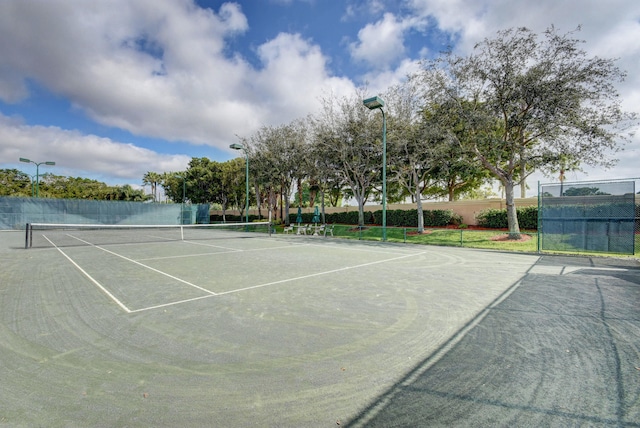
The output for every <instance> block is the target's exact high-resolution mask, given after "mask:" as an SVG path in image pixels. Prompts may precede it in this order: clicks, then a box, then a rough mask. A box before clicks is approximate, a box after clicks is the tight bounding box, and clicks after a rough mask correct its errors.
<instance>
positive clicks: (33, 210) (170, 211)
mask: <svg viewBox="0 0 640 428" xmlns="http://www.w3.org/2000/svg"><path fill="white" fill-rule="evenodd" d="M27 223H63V224H124V225H126V224H130V225H143V224H153V225H156V224H166V225H172V224H176V225H177V224H207V223H209V205H208V204H193V205H191V204H185V205H181V204H159V203H144V202H130V201H94V200H82V199H49V198H13V197H0V229H24V227H25V225H26V224H27Z"/></svg>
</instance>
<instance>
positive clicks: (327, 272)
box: [131, 251, 427, 312]
mask: <svg viewBox="0 0 640 428" xmlns="http://www.w3.org/2000/svg"><path fill="white" fill-rule="evenodd" d="M426 253H427V251H423V252H420V253H415V254H406V255H404V256H399V257H393V258H391V259H386V260H378V261H375V262H369V263H362V264H359V265H354V266H346V267H343V268H339V269H333V270H329V271H324V272H318V273H312V274H309V275H303V276H298V277H295V278H288V279H282V280H280V281H273V282H267V283H265V284H259V285H253V286H251V287H244V288H238V289H235V290H229V291H223V292H222V293H217V294H216V297H217V296H222V295H223V294H233V293H238V292H240V291H247V290H253V289H256V288H262V287H268V286H270V285H276V284H282V283H285V282H291V281H298V280H301V279H306V278H313V277H314V276H322V275H328V274H330V273H335V272H342V271H346V270H350V269H358V268H361V267H365V266H371V265H375V264H379V263H386V262H391V261H394V260H399V259H405V258H407V257H415V256H419V255H421V254H426ZM209 297H214V296H213V295H212V296H202V297H197V298H194V299H188V300H181V301H179V302H172V303H165V304H162V305H156V306H149V307H147V308H140V309H136V310H135V311H131V312H144V311H149V310H152V309H157V308H164V307H167V306H173V305H178V304H180V303H186V302H191V301H194V300H200V299H205V298H209Z"/></svg>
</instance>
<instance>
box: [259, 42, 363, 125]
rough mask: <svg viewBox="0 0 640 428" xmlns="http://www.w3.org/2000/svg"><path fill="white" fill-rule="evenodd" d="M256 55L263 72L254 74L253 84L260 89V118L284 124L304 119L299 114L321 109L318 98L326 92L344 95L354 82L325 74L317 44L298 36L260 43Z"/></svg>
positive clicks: (325, 59)
mask: <svg viewBox="0 0 640 428" xmlns="http://www.w3.org/2000/svg"><path fill="white" fill-rule="evenodd" d="M258 55H259V57H260V59H261V61H262V63H263V64H264V69H263V70H261V71H260V73H256V76H255V84H256V85H257V86H258V87H259V88H261V93H262V96H263V99H260V100H258V102H259V104H260V106H262V107H263V109H264V111H263V115H264V116H266V117H268V116H271V117H270V119H271V120H272V121H274V122H275V121H279V122H280V123H285V122H287V121H290V120H292V119H295V118H299V117H301V116H303V114H302V115H301V112H307V111H314V110H316V108H315V107H313V106H314V105H317V106H318V108H319V107H320V103H319V98H320V97H321V96H322V95H323V94H326V93H328V92H334V93H337V94H346V93H349V92H352V91H353V90H354V86H353V83H352V82H351V81H350V80H348V79H344V78H339V77H332V76H329V75H328V74H327V58H326V57H325V56H324V55H323V54H322V51H321V50H320V48H319V47H318V46H317V45H313V44H311V43H309V42H308V41H306V40H303V39H302V38H301V37H300V36H299V35H296V34H287V33H281V34H279V35H278V36H277V37H276V38H275V39H273V40H271V41H269V42H267V43H265V44H263V45H262V46H260V48H259V49H258Z"/></svg>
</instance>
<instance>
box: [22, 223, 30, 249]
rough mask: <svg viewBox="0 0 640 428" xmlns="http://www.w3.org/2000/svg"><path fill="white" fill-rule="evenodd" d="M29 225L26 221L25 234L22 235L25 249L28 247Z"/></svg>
mask: <svg viewBox="0 0 640 428" xmlns="http://www.w3.org/2000/svg"><path fill="white" fill-rule="evenodd" d="M30 227H31V223H27V227H25V229H24V230H25V235H24V248H25V249H27V248H29V247H30V245H29V229H30Z"/></svg>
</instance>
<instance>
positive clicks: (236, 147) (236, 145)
mask: <svg viewBox="0 0 640 428" xmlns="http://www.w3.org/2000/svg"><path fill="white" fill-rule="evenodd" d="M229 148H230V149H233V150H242V151H243V152H244V155H245V165H246V172H245V183H246V189H245V191H246V193H247V201H246V203H245V207H244V213H245V222H246V223H249V152H247V149H245V147H244V146H243V145H242V144H239V143H233V144H231V145H229Z"/></svg>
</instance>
